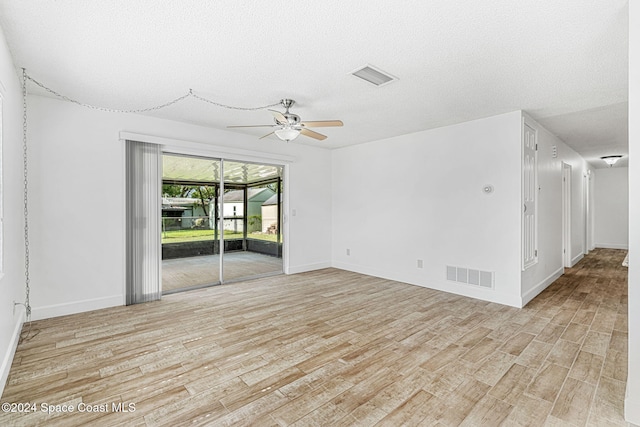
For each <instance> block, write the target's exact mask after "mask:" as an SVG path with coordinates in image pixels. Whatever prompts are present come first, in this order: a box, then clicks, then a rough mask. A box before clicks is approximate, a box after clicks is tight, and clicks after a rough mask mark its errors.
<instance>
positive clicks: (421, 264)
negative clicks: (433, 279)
mask: <svg viewBox="0 0 640 427" xmlns="http://www.w3.org/2000/svg"><path fill="white" fill-rule="evenodd" d="M423 266H424V264H423V262H422V260H421V259H419V260H418V268H422V267H423Z"/></svg>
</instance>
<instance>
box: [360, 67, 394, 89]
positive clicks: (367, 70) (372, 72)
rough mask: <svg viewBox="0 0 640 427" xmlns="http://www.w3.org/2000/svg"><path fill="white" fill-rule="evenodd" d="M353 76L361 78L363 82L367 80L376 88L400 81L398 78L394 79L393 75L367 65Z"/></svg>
mask: <svg viewBox="0 0 640 427" xmlns="http://www.w3.org/2000/svg"><path fill="white" fill-rule="evenodd" d="M351 74H353V75H354V76H356V77H360V78H361V79H362V80H366V81H368V82H369V83H371V84H373V85H375V86H384V85H386V84H389V83H391V82H394V81H396V80H398V78H397V77H394V76H392V75H391V74H389V73H386V72H384V71H382V70H380V69H379V68H375V67H373V66H371V65H365V66H364V67H361V68H358V69H357V70H355V71H353V72H352V73H351Z"/></svg>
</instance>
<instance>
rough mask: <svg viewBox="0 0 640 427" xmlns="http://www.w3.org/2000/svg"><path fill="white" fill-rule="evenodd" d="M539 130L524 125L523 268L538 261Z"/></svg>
mask: <svg viewBox="0 0 640 427" xmlns="http://www.w3.org/2000/svg"><path fill="white" fill-rule="evenodd" d="M537 150H538V144H537V132H536V130H535V129H534V128H532V127H531V126H529V125H528V124H527V123H523V126H522V269H523V270H526V269H527V268H529V267H531V266H532V265H534V264H535V263H537V262H538V230H537V228H538V224H537V222H538V218H537V211H538V194H537V192H538V161H537Z"/></svg>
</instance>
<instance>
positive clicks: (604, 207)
mask: <svg viewBox="0 0 640 427" xmlns="http://www.w3.org/2000/svg"><path fill="white" fill-rule="evenodd" d="M594 219H595V245H596V247H598V248H612V249H628V248H629V168H622V167H611V168H606V169H596V172H595V207H594Z"/></svg>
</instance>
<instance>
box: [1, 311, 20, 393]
mask: <svg viewBox="0 0 640 427" xmlns="http://www.w3.org/2000/svg"><path fill="white" fill-rule="evenodd" d="M18 310H20V313H19V315H18V321H17V322H16V325H15V327H14V328H13V335H12V336H11V341H9V347H8V348H7V352H6V353H5V355H4V357H3V358H2V365H0V396H2V393H4V387H5V386H6V385H7V380H8V379H9V371H10V370H11V364H12V363H13V357H14V356H15V354H16V349H17V348H18V343H19V342H20V333H21V332H22V325H23V324H24V320H25V311H24V307H22V306H20V308H19V309H18Z"/></svg>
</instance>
